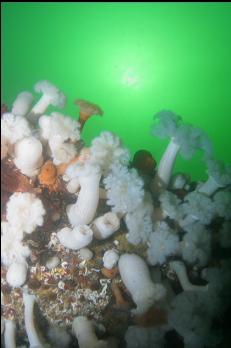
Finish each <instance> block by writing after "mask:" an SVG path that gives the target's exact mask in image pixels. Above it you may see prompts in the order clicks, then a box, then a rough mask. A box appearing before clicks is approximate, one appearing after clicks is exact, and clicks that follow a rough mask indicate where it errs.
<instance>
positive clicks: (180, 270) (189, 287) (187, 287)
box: [169, 261, 208, 291]
mask: <svg viewBox="0 0 231 348" xmlns="http://www.w3.org/2000/svg"><path fill="white" fill-rule="evenodd" d="M169 265H170V267H171V269H172V270H173V271H174V272H176V275H177V277H178V279H179V282H180V285H181V287H182V289H183V290H184V291H207V290H208V285H194V284H192V283H190V281H189V279H188V275H187V273H186V267H185V264H184V263H183V262H182V261H171V262H169Z"/></svg>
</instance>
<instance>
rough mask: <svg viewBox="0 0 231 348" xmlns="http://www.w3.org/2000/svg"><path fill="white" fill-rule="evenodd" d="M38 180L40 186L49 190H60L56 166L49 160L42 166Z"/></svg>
mask: <svg viewBox="0 0 231 348" xmlns="http://www.w3.org/2000/svg"><path fill="white" fill-rule="evenodd" d="M38 181H39V183H40V185H41V186H44V187H47V188H48V190H49V191H60V190H61V183H60V180H59V178H58V171H57V167H56V166H55V165H54V164H53V162H52V161H50V160H49V161H46V162H45V163H44V165H43V166H42V168H41V170H40V173H39V175H38Z"/></svg>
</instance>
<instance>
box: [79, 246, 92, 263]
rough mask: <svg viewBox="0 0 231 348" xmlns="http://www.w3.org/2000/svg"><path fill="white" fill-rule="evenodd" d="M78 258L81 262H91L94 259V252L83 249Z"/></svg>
mask: <svg viewBox="0 0 231 348" xmlns="http://www.w3.org/2000/svg"><path fill="white" fill-rule="evenodd" d="M78 256H79V258H80V259H81V260H85V261H88V260H91V259H92V257H93V252H92V251H91V250H90V249H88V248H81V249H80V250H79V252H78Z"/></svg>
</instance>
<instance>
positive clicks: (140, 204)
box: [1, 81, 231, 348]
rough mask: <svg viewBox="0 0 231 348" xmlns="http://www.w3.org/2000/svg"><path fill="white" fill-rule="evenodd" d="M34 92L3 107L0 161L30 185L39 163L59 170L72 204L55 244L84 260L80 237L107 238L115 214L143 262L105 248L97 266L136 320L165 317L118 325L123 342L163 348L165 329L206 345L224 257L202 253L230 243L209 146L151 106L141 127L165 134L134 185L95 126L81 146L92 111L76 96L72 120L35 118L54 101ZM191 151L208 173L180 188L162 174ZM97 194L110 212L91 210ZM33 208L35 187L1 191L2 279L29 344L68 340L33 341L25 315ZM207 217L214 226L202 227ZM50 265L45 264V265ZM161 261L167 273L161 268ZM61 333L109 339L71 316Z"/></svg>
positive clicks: (89, 341) (225, 302) (108, 136)
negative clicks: (19, 291) (16, 294)
mask: <svg viewBox="0 0 231 348" xmlns="http://www.w3.org/2000/svg"><path fill="white" fill-rule="evenodd" d="M35 91H36V92H38V93H42V96H41V98H40V99H39V100H38V101H37V103H35V104H34V105H33V100H34V96H33V95H32V93H29V92H22V93H20V94H19V95H18V96H17V98H16V100H15V101H14V103H13V106H12V110H11V111H8V112H7V111H6V110H4V111H5V112H4V113H3V115H2V132H1V159H6V158H7V157H10V158H11V159H12V161H13V163H14V165H15V166H16V168H17V169H18V170H19V171H20V172H21V173H22V174H23V175H25V176H27V177H28V178H29V179H30V180H32V182H33V181H35V180H36V179H37V177H38V175H39V174H40V172H41V168H42V167H43V165H44V164H45V162H46V159H47V158H49V160H51V161H52V162H53V165H54V166H57V167H59V168H60V173H62V180H63V181H64V182H65V185H66V189H67V190H68V191H69V192H70V193H72V194H75V195H76V201H75V203H73V204H69V205H67V207H66V213H67V217H68V220H69V224H68V225H67V226H65V227H63V228H62V229H60V230H58V231H56V233H57V237H58V239H59V242H60V243H61V244H62V245H63V246H64V247H66V248H68V249H71V250H79V251H80V252H81V253H82V255H83V258H85V259H86V260H87V259H89V258H92V257H93V254H92V252H91V251H90V250H89V249H88V247H90V245H91V243H92V241H93V240H99V241H103V240H106V239H108V238H111V236H112V235H113V234H114V233H116V232H117V231H118V230H119V229H120V226H121V222H122V221H123V224H124V225H125V226H126V229H127V234H126V238H127V240H128V241H129V243H131V244H133V245H139V244H141V243H143V244H145V245H146V259H145V258H142V257H140V256H139V255H136V254H134V253H125V254H119V252H118V250H116V247H115V248H114V249H110V250H107V251H106V252H105V254H104V256H103V258H102V264H103V265H104V267H106V268H108V269H112V268H113V267H115V266H116V265H118V269H119V273H120V277H121V279H122V282H123V283H124V285H125V287H126V288H127V290H128V292H129V293H130V295H131V297H132V300H133V301H134V304H135V305H136V308H134V309H132V311H131V315H132V316H140V315H144V314H145V313H146V312H147V311H148V310H150V308H151V307H152V306H153V305H157V306H159V307H160V308H164V309H165V310H166V312H167V318H168V319H167V321H166V323H165V324H164V325H160V326H155V327H149V328H145V327H140V326H138V325H133V326H129V327H128V329H127V332H126V334H125V341H126V346H127V347H128V348H134V347H138V348H139V347H140V348H148V347H154V346H155V347H164V344H165V337H166V333H167V332H169V331H170V330H175V331H176V332H177V333H178V334H179V335H180V336H181V337H182V340H183V342H184V346H185V347H186V348H203V347H216V346H218V344H219V342H221V340H222V338H223V337H222V332H221V330H220V329H221V328H220V327H218V329H217V330H216V329H214V326H213V325H214V319H217V318H222V315H223V314H224V313H225V310H226V308H227V307H228V306H229V305H230V302H231V298H230V291H231V286H230V277H231V268H230V266H231V259H230V258H229V257H227V258H224V259H222V257H221V258H220V259H219V260H216V262H213V259H212V256H213V252H214V250H215V249H216V248H222V249H225V248H231V191H230V184H231V165H230V164H223V163H222V162H220V161H218V160H216V159H214V157H213V150H212V145H211V142H210V141H209V139H208V138H207V136H206V134H205V133H204V132H203V131H202V130H201V129H199V128H195V127H194V126H192V125H190V124H187V123H184V122H183V120H182V118H181V117H180V116H177V115H176V114H174V113H173V112H171V111H161V112H159V113H157V114H156V115H155V117H154V120H155V123H154V125H153V127H152V133H153V135H154V136H156V137H160V138H165V137H168V138H169V139H170V142H169V145H168V146H167V149H166V151H165V152H164V154H163V156H162V158H161V160H160V162H159V164H158V167H157V170H156V172H155V175H154V176H153V177H152V178H150V185H149V187H145V185H144V180H143V178H142V175H139V173H138V171H137V170H136V169H134V168H131V166H129V163H130V161H131V158H130V152H129V150H128V149H127V148H126V147H125V146H124V145H123V143H122V141H121V139H120V138H119V137H118V136H116V135H115V134H113V133H111V132H108V131H104V132H102V133H101V134H100V135H99V136H98V137H96V138H95V139H93V140H92V143H91V145H90V146H89V147H86V146H85V145H84V143H83V141H82V139H81V131H82V128H83V125H84V123H85V122H86V120H87V119H88V118H89V117H90V116H91V115H97V114H98V115H102V114H103V112H102V110H101V109H100V108H99V107H98V106H97V105H95V104H92V103H89V102H87V101H84V100H77V101H76V104H77V105H78V106H79V108H80V118H79V119H78V120H74V119H73V118H71V117H68V116H67V115H64V114H62V113H60V112H56V111H55V112H52V113H51V114H45V112H46V111H47V109H48V107H49V106H50V105H52V106H53V107H54V106H55V107H58V108H63V107H64V106H65V101H66V97H65V95H64V94H63V93H62V92H61V91H60V90H59V89H58V88H57V87H56V86H54V85H52V84H51V83H50V82H48V81H40V82H38V83H37V84H36V85H35ZM197 150H200V151H203V153H204V159H205V162H206V164H207V168H208V169H207V171H208V180H207V181H206V182H199V183H196V184H194V185H192V183H191V182H190V178H189V177H188V176H187V175H185V174H184V173H177V174H174V173H173V169H174V163H175V161H176V158H177V156H178V154H181V155H182V156H183V158H185V159H187V160H188V159H190V158H191V157H192V156H193V155H194V153H195V152H196V151H197ZM61 169H62V170H61ZM100 200H106V204H107V205H108V207H110V211H108V212H107V213H105V214H103V215H101V216H97V215H96V212H97V208H98V206H99V202H100ZM45 214H46V210H45V207H44V206H43V204H42V201H41V200H40V199H39V198H38V197H36V193H31V192H15V193H13V194H12V195H11V196H10V198H9V201H8V202H7V204H6V214H5V218H4V221H2V224H1V242H2V243H1V244H2V246H1V251H2V256H1V260H2V264H3V265H4V266H6V267H7V275H6V280H7V282H8V283H9V285H10V286H11V287H13V288H14V287H22V288H23V293H24V295H23V301H24V306H25V312H24V313H25V327H26V332H27V335H28V339H29V346H30V347H31V348H32V347H33V348H39V347H40V348H41V347H59V346H60V347H61V346H62V347H68V345H69V342H70V336H69V334H68V333H67V332H65V331H62V330H61V329H60V330H61V331H62V334H61V333H60V330H59V329H57V328H51V329H50V333H49V336H50V343H44V342H43V341H42V340H41V339H40V337H39V335H38V333H37V332H36V328H35V325H34V319H33V306H34V302H35V301H36V298H35V296H34V295H33V294H30V293H29V292H28V289H27V285H26V282H27V272H28V267H29V266H28V263H27V258H28V257H29V255H30V248H29V245H27V243H26V242H25V241H24V237H25V235H26V234H30V233H33V232H34V231H35V229H36V228H37V227H38V226H42V225H43V222H44V216H45ZM217 220H218V221H219V224H217V225H215V227H216V226H218V228H214V221H217ZM228 250H230V249H228ZM226 255H229V256H230V254H228V253H226ZM56 264H57V262H56V260H54V259H52V260H50V263H47V267H48V268H52V267H55V265H56ZM163 265H164V266H165V268H166V269H168V274H169V278H168V277H164V276H163V274H162V273H161V272H162V268H161V267H162V266H163ZM189 269H190V270H193V272H194V273H195V274H196V278H197V284H194V283H193V282H192V281H191V280H190V276H189V274H188V270H189ZM172 277H173V278H174V277H175V279H177V280H178V282H179V284H180V289H181V291H178V293H177V294H176V293H175V292H174V290H173V289H172V287H171V279H172ZM198 279H199V282H198ZM3 305H4V301H3ZM15 330H16V326H15V323H14V322H13V321H10V320H5V321H4V319H3V320H2V333H3V332H4V338H5V347H16V344H15ZM73 334H74V335H75V336H76V337H77V340H78V345H79V347H80V348H96V347H109V345H111V346H113V345H114V346H116V340H113V338H109V339H108V340H100V339H98V338H97V335H96V333H95V326H94V323H93V322H92V321H91V320H90V319H89V318H87V317H83V316H78V317H76V318H75V319H74V321H73ZM61 337H62V340H61ZM52 342H53V343H52ZM60 344H61V345H60Z"/></svg>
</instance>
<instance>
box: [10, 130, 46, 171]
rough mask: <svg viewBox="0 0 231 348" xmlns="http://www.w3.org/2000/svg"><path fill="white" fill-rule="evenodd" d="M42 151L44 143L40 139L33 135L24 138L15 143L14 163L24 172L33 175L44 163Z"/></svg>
mask: <svg viewBox="0 0 231 348" xmlns="http://www.w3.org/2000/svg"><path fill="white" fill-rule="evenodd" d="M42 151H43V147H42V143H41V142H40V141H39V140H38V139H36V138H35V137H33V136H31V137H27V138H23V139H22V140H20V141H18V142H17V143H16V145H15V158H14V164H15V165H16V167H17V168H18V169H19V170H20V171H21V173H22V174H25V175H27V176H29V177H33V176H35V175H37V174H38V172H39V168H40V167H41V165H42V163H43V156H42Z"/></svg>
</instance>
